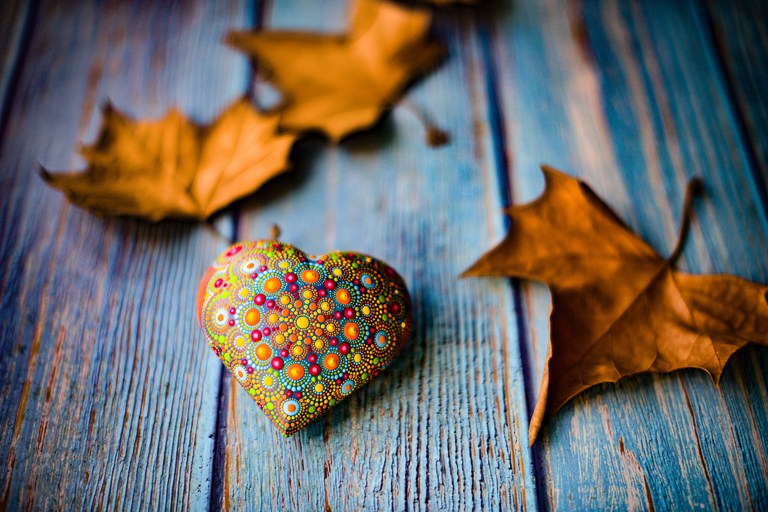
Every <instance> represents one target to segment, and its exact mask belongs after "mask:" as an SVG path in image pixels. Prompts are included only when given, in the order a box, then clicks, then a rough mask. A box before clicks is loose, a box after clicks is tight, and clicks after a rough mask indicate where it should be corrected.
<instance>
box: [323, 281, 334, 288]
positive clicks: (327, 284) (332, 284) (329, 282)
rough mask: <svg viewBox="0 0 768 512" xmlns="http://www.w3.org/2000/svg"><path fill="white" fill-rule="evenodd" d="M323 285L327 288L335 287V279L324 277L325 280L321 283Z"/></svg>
mask: <svg viewBox="0 0 768 512" xmlns="http://www.w3.org/2000/svg"><path fill="white" fill-rule="evenodd" d="M323 286H325V287H326V288H328V289H329V290H333V289H335V288H336V281H333V280H331V279H326V280H325V282H324V283H323Z"/></svg>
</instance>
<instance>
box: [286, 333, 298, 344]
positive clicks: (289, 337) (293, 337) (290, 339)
mask: <svg viewBox="0 0 768 512" xmlns="http://www.w3.org/2000/svg"><path fill="white" fill-rule="evenodd" d="M297 339H299V337H298V336H296V335H295V334H291V335H290V336H288V340H289V341H290V342H291V343H295V342H296V340H297Z"/></svg>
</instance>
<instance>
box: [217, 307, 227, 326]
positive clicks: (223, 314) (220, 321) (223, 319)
mask: <svg viewBox="0 0 768 512" xmlns="http://www.w3.org/2000/svg"><path fill="white" fill-rule="evenodd" d="M213 321H214V322H216V325H218V326H219V327H224V326H225V325H227V323H228V322H229V310H228V309H227V308H220V309H217V310H216V312H215V313H214V314H213Z"/></svg>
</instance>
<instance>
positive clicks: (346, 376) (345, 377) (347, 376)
mask: <svg viewBox="0 0 768 512" xmlns="http://www.w3.org/2000/svg"><path fill="white" fill-rule="evenodd" d="M341 378H342V379H348V378H349V374H348V373H345V374H344V375H342V376H341Z"/></svg>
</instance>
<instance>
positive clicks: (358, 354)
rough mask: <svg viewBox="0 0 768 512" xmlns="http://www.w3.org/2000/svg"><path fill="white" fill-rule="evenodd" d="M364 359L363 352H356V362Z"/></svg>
mask: <svg viewBox="0 0 768 512" xmlns="http://www.w3.org/2000/svg"><path fill="white" fill-rule="evenodd" d="M362 360H363V354H361V353H359V352H358V353H357V354H355V362H356V363H359V362H360V361H362Z"/></svg>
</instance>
